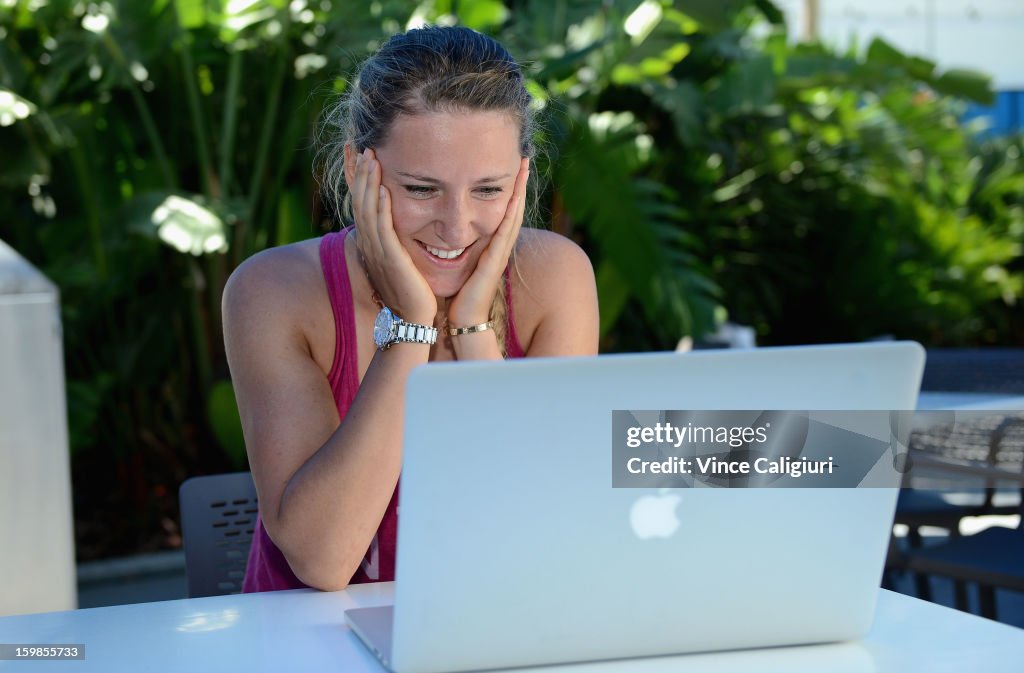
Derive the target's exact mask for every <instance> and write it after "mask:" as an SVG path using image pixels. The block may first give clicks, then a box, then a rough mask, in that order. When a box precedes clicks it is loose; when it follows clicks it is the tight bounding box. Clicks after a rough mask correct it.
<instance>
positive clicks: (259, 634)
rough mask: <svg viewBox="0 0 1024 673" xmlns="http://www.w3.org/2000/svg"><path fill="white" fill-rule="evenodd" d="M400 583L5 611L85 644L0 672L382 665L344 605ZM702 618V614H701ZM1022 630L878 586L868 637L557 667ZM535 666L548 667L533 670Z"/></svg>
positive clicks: (812, 651)
mask: <svg viewBox="0 0 1024 673" xmlns="http://www.w3.org/2000/svg"><path fill="white" fill-rule="evenodd" d="M393 594H394V584H393V583H390V582H387V583H379V584H370V585H357V586H353V587H350V588H349V589H346V590H344V591H338V592H333V593H323V592H318V591H312V590H298V591H278V592H271V593H264V594H244V595H234V596H215V597H211V598H192V599H184V600H177V601H164V602H159V603H141V604H137V605H121V606H115V607H107V608H92V609H87V610H74V611H70V612H52V613H46V614H39V615H23V616H16V617H3V618H0V643H35V644H65V643H81V644H84V645H85V661H77V662H68V661H63V662H48V661H25V662H12V661H0V671H8V670H12V671H14V670H19V671H20V670H25V671H31V672H32V673H42V672H48V671H75V672H76V673H81V672H83V671H90V672H91V671H97V672H99V671H102V672H103V673H117V672H119V671H125V672H128V671H131V672H132V673H135V672H136V671H188V672H189V673H192V672H193V671H226V672H231V671H239V672H242V671H244V672H245V673H257V672H260V671H268V672H270V671H273V672H274V673H277V672H279V671H289V672H292V671H294V672H298V671H352V672H356V673H358V672H361V671H375V672H376V671H381V670H382V668H381V667H380V665H379V664H378V662H377V660H376V659H375V658H374V657H373V655H372V654H370V653H369V652H368V651H367V650H366V649H365V648H364V647H363V646H362V644H361V643H360V642H359V640H358V638H357V637H356V636H355V635H354V634H353V633H352V632H351V631H349V629H348V627H347V626H346V624H345V616H344V611H345V610H347V609H349V608H353V607H365V606H374V605H386V604H390V603H391V601H392V598H393ZM694 618H699V615H694ZM1022 662H1024V629H1018V628H1015V627H1012V626H1007V625H1005V624H999V623H997V622H992V621H989V620H986V619H982V618H981V617H976V616H974V615H969V614H966V613H962V612H957V611H955V610H952V609H949V608H944V607H941V606H938V605H934V604H932V603H926V602H924V601H920V600H918V599H916V598H911V597H909V596H904V595H902V594H897V593H893V592H890V591H885V590H880V593H879V599H878V609H877V612H876V616H875V622H874V625H873V627H872V630H871V632H870V633H869V634H868V635H867V636H866V637H865V638H864V639H862V640H860V641H856V642H850V643H838V644H832V645H814V646H804V647H784V648H774V649H766V650H746V651H742V652H724V653H717V654H697V655H681V656H673V657H651V658H647V659H639V660H637V659H634V660H624V661H605V662H598V663H590V664H574V665H569V666H559V667H557V668H556V669H553V670H558V671H561V672H564V673H577V672H578V671H584V670H586V671H601V672H604V673H611V672H613V671H641V673H644V672H649V673H657V672H661V671H672V672H673V673H676V672H686V671H718V672H727V671H744V672H745V671H750V670H758V671H780V672H781V671H786V672H787V673H795V672H799V671H805V670H806V671H808V672H810V671H843V672H845V671H850V672H851V673H853V672H858V673H861V672H862V673H869V672H879V673H883V672H887V671H900V672H903V671H936V672H939V671H957V672H961V671H979V672H980V671H993V672H997V671H998V672H1002V671H1005V672H1007V673H1009V672H1010V671H1013V672H1014V673H1020V671H1021V670H1022V667H1024V664H1022ZM528 670H531V671H537V670H543V669H536V668H535V669H528Z"/></svg>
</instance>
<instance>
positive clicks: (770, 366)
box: [345, 342, 924, 673]
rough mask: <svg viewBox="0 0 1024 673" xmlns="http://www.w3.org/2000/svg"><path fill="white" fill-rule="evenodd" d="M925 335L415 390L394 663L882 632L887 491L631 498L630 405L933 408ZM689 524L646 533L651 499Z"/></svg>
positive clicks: (374, 620)
mask: <svg viewBox="0 0 1024 673" xmlns="http://www.w3.org/2000/svg"><path fill="white" fill-rule="evenodd" d="M923 366H924V350H923V349H922V348H921V347H920V346H919V345H918V344H915V343H911V342H888V343H869V344H856V345H828V346H807V347H786V348H760V349H752V350H720V351H701V352H695V353H656V354H641V355H609V356H597V357H581V358H550V359H548V358H538V359H526V360H517V361H507V362H497V363H494V362H467V363H444V364H440V363H439V364H430V365H426V366H424V367H420V368H417V369H416V370H414V371H413V372H412V374H411V376H410V377H409V382H408V387H407V391H406V418H405V438H404V456H403V461H404V462H403V469H402V478H401V493H400V502H401V514H400V517H399V527H398V549H397V559H396V582H395V594H394V605H393V606H386V607H377V608H360V609H353V610H348V611H346V613H345V614H346V618H347V620H348V622H349V624H350V626H351V627H352V629H353V631H355V633H356V634H357V635H358V636H359V638H360V639H361V640H362V641H363V642H364V643H365V644H366V646H367V647H368V648H369V649H370V650H371V651H373V652H375V653H376V654H377V655H378V657H379V658H380V660H381V661H382V663H383V664H384V665H385V667H387V668H388V669H390V670H392V671H394V672H395V673H440V672H445V671H465V670H481V669H493V668H510V667H520V666H533V665H542V664H557V663H568V662H582V661H595V660H610V659H623V658H633V657H647V656H657V655H668V654H680V653H691V652H708V651H719V650H733V649H742V648H757V647H770V646H780V645H798V644H810V643H824V642H833V641H845V640H852V639H856V638H859V637H860V636H862V635H864V634H865V633H866V632H867V631H868V629H869V627H870V625H871V622H872V619H873V615H874V609H875V601H876V597H877V594H878V587H879V583H880V578H881V573H882V568H883V564H884V559H885V555H886V550H887V546H888V541H889V535H890V531H891V527H892V520H893V514H894V511H895V506H896V496H897V493H898V486H899V480H898V478H896V479H894V480H893V481H892V483H889V484H888V486H889V487H886V488H781V489H780V488H671V489H669V488H654V487H652V488H650V489H645V488H612V459H611V457H612V448H611V445H612V412H613V411H614V410H688V409H703V410H716V409H727V410H742V409H749V410H786V409H791V410H907V409H914V407H915V405H916V401H917V394H918V388H919V386H920V381H921V374H922V370H923ZM641 498H646V499H647V501H648V502H651V501H654V500H658V499H660V500H667V501H669V502H670V503H671V509H673V510H674V512H675V514H676V516H677V518H678V522H679V525H678V526H677V527H676V529H675V531H674V532H673V534H671V535H667V536H664V535H661V536H646V535H645V536H641V535H638V534H637V531H636V530H635V529H634V527H633V525H631V512H632V511H633V507H634V506H635V505H636V503H637V501H638V500H639V499H641Z"/></svg>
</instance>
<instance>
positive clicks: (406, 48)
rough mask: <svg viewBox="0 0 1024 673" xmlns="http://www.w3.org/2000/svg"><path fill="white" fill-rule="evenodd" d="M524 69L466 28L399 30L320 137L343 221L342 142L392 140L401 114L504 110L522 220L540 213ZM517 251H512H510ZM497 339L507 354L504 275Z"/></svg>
mask: <svg viewBox="0 0 1024 673" xmlns="http://www.w3.org/2000/svg"><path fill="white" fill-rule="evenodd" d="M531 100H532V99H531V97H530V94H529V92H527V90H526V86H525V81H524V78H523V74H522V70H521V69H520V67H519V64H518V63H516V61H515V59H513V58H512V56H511V55H510V54H509V53H508V51H507V50H506V49H505V48H504V47H503V46H502V45H501V44H499V43H498V42H497V41H495V40H493V39H491V38H490V37H487V36H486V35H483V34H481V33H478V32H476V31H475V30H471V29H469V28H465V27H462V26H450V27H448V26H446V27H442V26H428V27H424V28H415V29H413V30H410V31H408V32H406V33H401V34H399V35H394V36H392V37H391V38H390V39H388V40H387V41H386V42H385V43H384V44H383V45H382V46H381V48H380V49H379V50H378V51H377V52H376V53H375V54H374V55H373V56H371V57H370V58H368V59H367V60H366V61H365V62H363V64H362V66H361V67H360V68H359V71H358V73H357V75H356V80H355V84H354V85H353V86H351V87H350V88H349V90H348V91H346V92H345V93H343V94H342V95H341V96H340V98H339V99H338V101H337V102H336V104H334V105H333V106H332V107H330V108H329V109H328V110H327V112H326V113H325V117H324V120H323V123H322V125H321V129H320V135H319V143H318V144H319V150H318V163H319V168H320V170H319V176H320V184H321V188H322V190H323V194H324V198H325V201H326V202H327V204H328V206H329V207H330V208H331V209H332V210H333V211H334V215H335V217H336V218H337V220H338V221H340V222H344V223H348V224H351V223H352V222H353V216H352V203H351V195H350V194H348V193H347V183H346V181H345V152H344V148H345V145H349V144H351V145H352V146H353V147H354V148H355V149H356V151H357V152H362V151H363V150H364V149H366V148H367V147H371V148H372V147H378V146H380V145H382V144H384V142H385V141H386V139H387V136H388V133H389V132H390V130H391V127H392V125H393V124H394V122H395V119H396V118H397V117H398V115H410V116H412V115H419V114H427V113H433V112H465V111H499V112H504V113H507V114H508V115H509V117H510V118H511V119H513V120H514V121H515V122H516V124H517V126H518V127H519V153H520V155H521V156H523V157H527V158H529V159H530V163H531V171H530V180H529V183H528V185H527V206H526V213H525V214H524V217H523V221H524V222H523V223H524V225H527V224H531V223H532V222H533V221H534V220H535V218H536V217H537V201H538V197H537V193H538V188H537V177H536V171H535V170H533V163H534V155H535V153H536V147H535V144H534V133H535V131H536V123H537V121H536V117H535V114H534V111H533V109H532V108H531ZM513 254H514V253H513ZM491 319H492V320H494V323H495V331H496V333H497V337H498V345H499V346H500V347H501V349H502V354H506V353H505V336H506V334H507V332H508V307H507V306H506V305H505V280H504V278H503V279H502V282H501V285H500V287H499V288H498V291H497V292H496V294H495V298H494V301H493V303H492V305H491Z"/></svg>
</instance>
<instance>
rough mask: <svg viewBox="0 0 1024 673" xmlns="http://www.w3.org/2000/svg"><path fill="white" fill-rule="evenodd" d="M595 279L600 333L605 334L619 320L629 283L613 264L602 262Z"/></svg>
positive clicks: (627, 293) (626, 298)
mask: <svg viewBox="0 0 1024 673" xmlns="http://www.w3.org/2000/svg"><path fill="white" fill-rule="evenodd" d="M595 276H596V279H597V301H598V304H599V305H600V308H601V310H600V314H601V334H602V335H604V334H607V333H608V332H609V331H610V330H611V328H612V327H613V326H614V325H615V323H616V322H618V320H619V316H620V315H621V314H622V309H624V308H625V307H626V301H627V300H628V299H629V285H628V284H627V283H626V281H625V280H624V279H623V278H622V274H620V273H619V272H618V271H617V270H616V268H615V266H614V265H613V264H612V263H610V262H608V261H605V262H602V263H601V264H600V266H598V268H597V273H596V274H595Z"/></svg>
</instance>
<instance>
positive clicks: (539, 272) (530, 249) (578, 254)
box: [515, 228, 594, 282]
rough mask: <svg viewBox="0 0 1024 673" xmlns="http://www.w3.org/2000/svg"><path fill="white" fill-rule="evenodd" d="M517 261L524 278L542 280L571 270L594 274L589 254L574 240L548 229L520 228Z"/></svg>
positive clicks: (516, 251)
mask: <svg viewBox="0 0 1024 673" xmlns="http://www.w3.org/2000/svg"><path fill="white" fill-rule="evenodd" d="M515 254H516V263H517V264H519V265H521V267H522V268H521V269H520V270H521V271H522V272H523V274H524V275H525V274H528V276H527V277H526V280H537V281H538V282H545V281H551V280H557V279H560V278H562V277H563V276H564V274H566V272H570V274H584V275H585V276H586V275H589V276H590V277H593V275H594V269H593V267H592V266H591V264H590V258H589V257H587V253H585V252H584V251H583V248H581V247H580V246H579V245H577V243H575V242H574V241H572V240H571V239H567V238H566V237H564V236H562V235H561V234H556V233H555V232H549V230H547V229H535V228H523V229H522V230H521V232H520V233H519V241H518V242H517V244H516V250H515Z"/></svg>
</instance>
